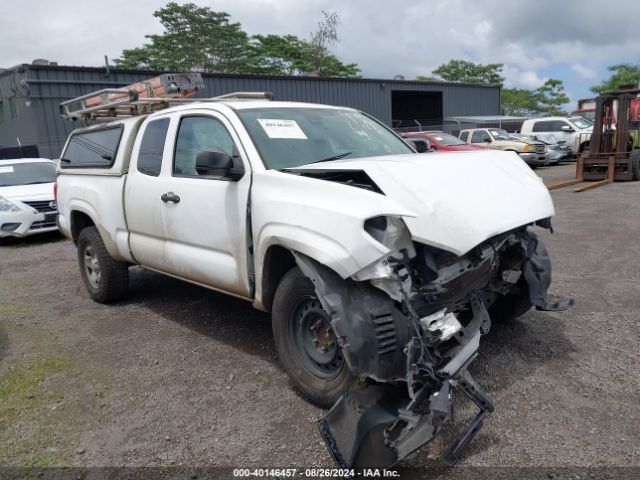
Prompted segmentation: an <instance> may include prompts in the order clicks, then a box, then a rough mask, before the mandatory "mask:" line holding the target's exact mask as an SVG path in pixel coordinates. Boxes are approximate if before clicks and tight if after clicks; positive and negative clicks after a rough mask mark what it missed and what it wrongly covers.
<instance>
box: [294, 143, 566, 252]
mask: <svg viewBox="0 0 640 480" xmlns="http://www.w3.org/2000/svg"><path fill="white" fill-rule="evenodd" d="M291 170H294V171H295V170H306V171H313V170H318V171H340V170H363V171H364V172H366V174H367V175H368V176H369V177H370V178H371V179H372V180H373V181H374V182H375V183H376V184H377V185H378V187H380V189H381V190H382V191H383V192H384V194H385V195H386V196H388V197H389V198H391V199H393V200H395V201H396V202H397V203H399V204H400V205H402V206H403V207H405V208H406V209H407V210H409V211H412V212H414V213H415V217H413V218H412V217H408V216H405V217H404V221H405V223H406V225H407V228H408V229H409V231H410V232H411V235H412V237H413V239H414V240H415V241H418V242H421V243H425V244H427V245H432V246H435V247H438V248H442V249H444V250H448V251H450V252H452V253H455V254H457V255H464V254H465V253H467V252H468V251H469V250H471V249H472V248H473V247H475V246H476V245H478V244H480V243H482V242H483V241H485V240H487V239H488V238H491V237H493V236H495V235H498V234H500V233H503V232H506V231H509V230H511V229H514V228H517V227H520V226H522V225H526V224H528V223H532V222H534V221H536V220H540V219H543V218H548V217H551V216H553V214H554V213H555V212H554V208H553V203H552V201H551V196H550V195H549V192H548V190H547V188H546V187H545V186H544V184H543V183H542V180H541V179H540V178H539V177H538V176H537V175H536V174H535V173H533V171H532V170H531V169H530V168H529V167H528V166H527V165H526V164H525V163H524V162H523V161H522V160H521V159H520V157H519V156H518V155H517V154H516V153H514V152H501V151H494V150H483V151H476V152H447V153H430V154H428V155H418V154H408V155H389V156H384V157H372V158H359V159H354V160H347V159H345V160H336V161H332V162H324V163H317V164H311V165H304V166H302V167H299V168H297V169H291Z"/></svg>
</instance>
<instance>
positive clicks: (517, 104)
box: [500, 78, 569, 117]
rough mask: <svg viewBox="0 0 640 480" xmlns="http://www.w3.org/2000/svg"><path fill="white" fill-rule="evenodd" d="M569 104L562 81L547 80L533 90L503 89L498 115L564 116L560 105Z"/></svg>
mask: <svg viewBox="0 0 640 480" xmlns="http://www.w3.org/2000/svg"><path fill="white" fill-rule="evenodd" d="M567 103H569V97H567V95H566V94H565V93H564V85H563V84H562V80H557V79H555V78H549V79H548V80H547V81H545V82H544V83H543V84H542V85H541V86H539V87H538V88H536V89H535V90H527V89H525V88H503V89H502V92H501V94H500V114H501V115H515V116H521V117H528V116H531V115H539V114H545V115H560V116H562V115H566V114H567V112H565V111H564V110H562V108H561V107H562V105H565V104H567Z"/></svg>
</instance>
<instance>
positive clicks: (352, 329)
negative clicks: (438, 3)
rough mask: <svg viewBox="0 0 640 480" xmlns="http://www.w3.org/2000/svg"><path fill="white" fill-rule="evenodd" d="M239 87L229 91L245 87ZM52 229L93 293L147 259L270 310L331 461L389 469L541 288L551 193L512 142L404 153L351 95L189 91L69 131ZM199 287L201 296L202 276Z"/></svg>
mask: <svg viewBox="0 0 640 480" xmlns="http://www.w3.org/2000/svg"><path fill="white" fill-rule="evenodd" d="M247 96H250V95H244V97H247ZM57 202H58V206H59V211H60V215H59V225H60V228H61V230H62V232H63V233H64V234H66V235H67V236H68V237H70V238H71V239H73V241H74V242H75V244H76V245H77V249H78V261H79V266H80V273H81V275H82V278H83V280H84V283H85V285H86V287H87V290H88V291H89V295H90V296H91V297H92V298H93V299H94V300H96V301H98V302H112V301H115V300H118V299H119V298H121V297H122V296H123V295H125V293H126V290H127V282H128V268H129V266H131V265H142V266H144V267H146V268H148V269H151V270H155V271H158V272H161V273H164V274H167V275H171V276H173V277H177V278H180V279H183V280H186V281H189V282H192V283H196V284H198V285H201V286H203V287H206V288H210V289H213V290H218V291H221V292H225V293H228V294H230V295H234V296H236V297H239V298H242V299H245V300H247V301H250V302H252V303H253V305H254V306H255V308H258V309H261V310H265V311H269V312H271V315H272V322H273V333H274V337H275V343H276V348H277V351H278V354H279V357H280V361H281V362H282V365H283V367H284V369H285V370H286V371H287V373H288V375H289V376H290V378H291V381H292V383H293V385H294V386H295V388H296V389H297V390H298V391H299V392H301V393H302V394H303V395H304V396H305V397H306V398H308V399H309V400H311V401H312V402H314V403H316V404H318V405H320V406H323V407H329V406H331V405H334V404H335V405H334V406H333V408H332V409H331V411H330V412H329V413H328V414H327V416H326V417H325V418H324V419H323V420H322V421H321V432H322V435H323V437H324V439H325V441H326V443H327V446H328V448H329V450H330V452H331V453H332V455H333V457H334V459H335V460H336V462H337V463H338V464H339V465H342V466H347V467H353V466H370V465H374V466H389V465H392V464H394V463H396V462H397V461H399V460H400V459H402V458H404V457H405V456H406V455H408V454H409V453H411V452H412V451H413V450H415V449H416V448H418V447H420V446H421V445H423V444H424V443H426V442H428V441H429V440H431V439H432V438H433V436H434V435H435V434H436V433H437V432H438V431H439V430H440V428H441V427H442V425H443V424H444V422H445V420H446V419H447V418H448V416H449V413H450V409H451V405H450V403H451V395H450V392H451V391H452V390H453V389H459V390H461V391H462V392H463V393H464V394H466V395H467V396H468V397H470V398H471V399H472V400H473V401H474V402H475V403H476V404H477V405H478V408H479V411H478V415H477V417H476V418H475V420H474V421H473V424H472V425H471V426H470V427H469V429H467V430H466V431H465V433H463V435H462V436H461V437H460V438H459V439H458V441H456V443H455V444H454V445H453V447H452V449H451V451H450V453H449V455H448V457H447V458H448V460H449V461H454V460H455V459H456V458H457V457H458V456H459V455H460V454H461V452H462V450H463V448H464V447H465V446H466V445H467V444H468V443H469V441H470V440H471V438H472V437H473V435H474V434H475V432H476V431H477V430H478V428H479V426H480V425H481V424H482V421H483V419H484V417H485V416H486V415H487V414H488V413H489V412H491V410H492V409H493V406H492V403H491V400H490V399H489V398H488V396H487V395H486V394H485V393H483V391H482V390H481V389H480V387H478V385H476V384H475V383H474V382H473V380H472V379H471V377H470V375H469V373H468V372H467V366H468V364H469V363H470V362H471V361H472V360H473V358H474V357H475V356H476V354H477V349H478V345H479V338H480V335H481V334H483V333H486V332H487V331H488V330H489V327H490V325H491V318H493V319H494V320H499V319H506V318H509V317H514V316H517V315H521V314H522V313H524V312H526V311H527V310H528V309H529V308H530V307H531V306H532V304H533V305H535V306H536V307H537V308H538V309H541V310H554V309H555V310H561V309H564V308H566V307H567V306H568V305H569V304H570V301H563V302H558V303H550V302H549V301H548V300H547V297H546V291H547V288H548V286H549V283H550V273H551V272H550V264H549V259H548V256H547V254H546V251H545V249H544V246H543V245H542V243H541V242H540V241H539V240H538V239H537V237H536V236H535V234H534V233H532V232H531V231H530V230H531V229H532V228H533V227H534V226H535V225H536V224H537V225H540V226H542V227H544V228H550V227H551V225H550V217H551V216H552V215H553V214H554V208H553V205H552V201H551V198H550V196H549V193H548V192H547V189H546V188H545V186H544V185H543V184H542V182H541V180H540V179H539V178H538V177H537V176H536V175H535V174H534V173H533V172H532V171H531V169H530V168H529V167H527V165H526V164H525V163H524V162H523V161H521V160H519V159H516V160H515V161H514V158H513V155H512V154H510V153H504V152H496V151H486V152H484V151H481V152H461V153H458V154H456V155H451V154H438V153H433V154H429V155H420V154H417V153H416V152H415V151H414V150H413V148H412V147H410V146H409V145H408V144H407V143H405V142H404V141H403V139H402V138H400V137H399V136H398V135H396V134H395V133H394V132H393V131H392V130H390V129H389V128H387V127H386V126H384V125H383V124H382V123H380V122H378V121H377V120H375V119H373V118H371V117H370V116H368V115H366V114H364V113H362V112H359V111H356V110H353V109H349V108H342V107H333V106H325V105H315V104H303V103H289V102H275V101H269V100H265V99H262V100H260V99H244V100H239V99H233V98H225V99H220V100H209V101H201V102H190V103H188V104H186V105H181V106H176V107H171V108H167V109H164V110H159V111H156V112H155V113H151V114H148V115H142V116H132V117H128V118H122V119H116V120H114V121H112V122H110V123H106V124H101V125H97V126H91V127H86V128H80V129H78V130H76V131H74V132H73V133H72V134H71V136H70V137H69V139H68V140H67V143H66V145H65V147H64V149H63V152H62V155H61V158H60V164H59V169H58V179H57ZM203 294H204V292H203Z"/></svg>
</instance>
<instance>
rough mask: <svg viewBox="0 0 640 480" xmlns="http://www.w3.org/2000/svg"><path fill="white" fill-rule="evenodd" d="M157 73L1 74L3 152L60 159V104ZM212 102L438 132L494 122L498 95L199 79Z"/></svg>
mask: <svg viewBox="0 0 640 480" xmlns="http://www.w3.org/2000/svg"><path fill="white" fill-rule="evenodd" d="M159 73H162V72H153V71H132V70H118V69H107V68H105V67H102V68H93V67H69V66H58V65H55V66H54V65H27V64H25V65H18V66H16V67H13V68H9V69H6V70H0V147H10V146H17V145H19V144H22V145H27V144H35V145H37V146H38V148H39V149H40V154H41V156H43V157H49V158H57V157H58V155H59V154H60V150H61V148H62V146H63V145H64V142H65V140H66V138H67V136H68V134H69V133H70V132H71V130H73V129H74V128H77V127H78V126H80V125H79V124H78V123H76V124H74V123H72V122H69V121H68V120H63V119H62V118H60V114H59V107H58V105H59V103H60V102H61V101H63V100H67V99H70V98H74V97H78V96H80V95H84V94H86V93H90V92H93V91H96V90H99V89H102V88H117V87H122V86H124V85H128V84H130V83H133V82H137V81H140V80H143V79H146V78H149V77H153V76H156V75H158V74H159ZM202 77H203V79H204V83H205V90H204V92H202V94H201V95H200V96H203V97H213V96H216V95H222V94H224V93H229V92H233V91H269V92H273V94H274V96H275V99H276V100H292V101H302V102H314V103H325V104H330V105H344V106H348V107H353V108H357V109H359V110H362V111H364V112H367V113H369V114H371V115H373V116H374V117H377V118H378V119H380V120H382V121H383V122H385V123H386V124H387V125H390V126H393V127H395V128H403V129H407V128H411V127H413V126H415V127H417V126H418V125H419V124H420V125H422V128H423V129H424V128H425V127H427V128H429V127H430V128H440V127H441V125H442V124H443V123H444V121H443V119H445V118H448V117H455V116H469V115H498V114H499V113H500V88H499V87H488V86H480V85H467V84H460V83H446V82H416V81H405V80H374V79H353V78H317V77H274V76H258V75H228V74H209V73H204V74H202Z"/></svg>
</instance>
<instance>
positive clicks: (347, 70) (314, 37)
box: [307, 10, 360, 77]
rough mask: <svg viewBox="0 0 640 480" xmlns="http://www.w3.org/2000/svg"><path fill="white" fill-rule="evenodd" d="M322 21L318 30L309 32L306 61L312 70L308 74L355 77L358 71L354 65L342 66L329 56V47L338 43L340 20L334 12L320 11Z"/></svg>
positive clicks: (333, 57)
mask: <svg viewBox="0 0 640 480" xmlns="http://www.w3.org/2000/svg"><path fill="white" fill-rule="evenodd" d="M322 16H323V18H322V20H320V21H319V22H318V30H316V31H315V32H311V35H310V41H309V42H308V49H307V55H308V57H307V58H308V61H309V62H310V63H311V66H312V70H311V71H310V72H308V73H309V74H311V75H316V76H318V77H355V76H357V75H358V72H359V71H360V69H359V68H358V66H357V65H356V64H355V63H350V64H343V63H342V62H340V60H338V58H337V57H336V56H335V55H333V54H331V52H330V48H331V46H333V45H335V44H337V43H338V42H340V39H339V38H338V27H339V26H340V18H339V17H338V14H337V13H336V12H325V11H324V10H323V11H322Z"/></svg>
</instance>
